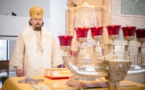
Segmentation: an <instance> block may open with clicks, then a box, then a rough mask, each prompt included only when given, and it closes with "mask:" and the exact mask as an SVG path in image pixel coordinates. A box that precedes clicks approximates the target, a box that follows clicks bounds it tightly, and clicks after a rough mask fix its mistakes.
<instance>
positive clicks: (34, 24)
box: [30, 18, 43, 31]
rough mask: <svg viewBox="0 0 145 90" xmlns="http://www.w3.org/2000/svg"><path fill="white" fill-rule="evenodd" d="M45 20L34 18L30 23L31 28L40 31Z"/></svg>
mask: <svg viewBox="0 0 145 90" xmlns="http://www.w3.org/2000/svg"><path fill="white" fill-rule="evenodd" d="M42 22H43V20H42V19H41V18H33V19H31V20H30V23H31V24H32V25H31V26H32V27H33V28H34V30H36V31H40V30H41V27H42V26H43V25H42Z"/></svg>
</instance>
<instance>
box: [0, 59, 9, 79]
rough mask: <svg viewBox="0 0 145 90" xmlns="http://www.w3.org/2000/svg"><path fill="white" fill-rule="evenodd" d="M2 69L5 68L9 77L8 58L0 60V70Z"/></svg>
mask: <svg viewBox="0 0 145 90" xmlns="http://www.w3.org/2000/svg"><path fill="white" fill-rule="evenodd" d="M2 69H6V72H7V74H8V77H9V60H3V61H0V70H2Z"/></svg>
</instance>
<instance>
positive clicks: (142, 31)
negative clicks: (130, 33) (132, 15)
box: [135, 28, 145, 43]
mask: <svg viewBox="0 0 145 90" xmlns="http://www.w3.org/2000/svg"><path fill="white" fill-rule="evenodd" d="M135 33H136V38H137V41H139V42H141V43H143V42H145V28H138V29H136V30H135Z"/></svg>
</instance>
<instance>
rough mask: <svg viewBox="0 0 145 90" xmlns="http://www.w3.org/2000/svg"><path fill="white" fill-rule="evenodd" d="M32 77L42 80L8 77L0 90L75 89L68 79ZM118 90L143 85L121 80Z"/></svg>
mask: <svg viewBox="0 0 145 90" xmlns="http://www.w3.org/2000/svg"><path fill="white" fill-rule="evenodd" d="M33 78H34V79H43V80H44V82H41V83H38V84H29V83H18V81H20V80H23V79H25V78H24V77H10V78H8V79H7V80H6V82H5V83H4V85H3V86H2V90H76V89H74V88H73V87H70V86H67V85H66V84H65V83H66V82H67V81H68V79H54V80H52V79H49V78H47V77H45V76H35V77H33ZM120 85H121V87H120V90H145V85H143V84H139V83H136V82H131V81H126V80H124V81H121V83H120ZM85 90H109V89H108V88H91V89H85Z"/></svg>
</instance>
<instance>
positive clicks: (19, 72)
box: [16, 69, 24, 77]
mask: <svg viewBox="0 0 145 90" xmlns="http://www.w3.org/2000/svg"><path fill="white" fill-rule="evenodd" d="M16 74H17V76H18V77H22V76H24V70H23V69H17V70H16Z"/></svg>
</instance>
